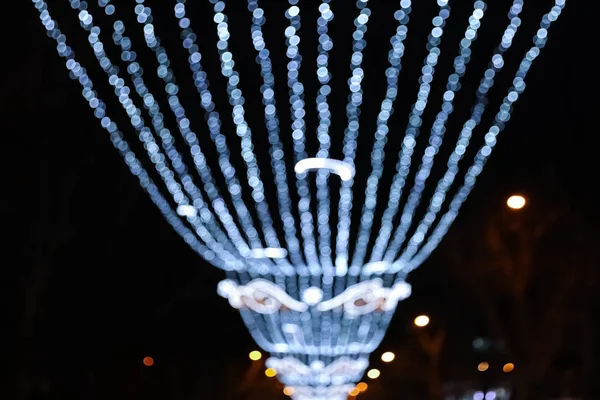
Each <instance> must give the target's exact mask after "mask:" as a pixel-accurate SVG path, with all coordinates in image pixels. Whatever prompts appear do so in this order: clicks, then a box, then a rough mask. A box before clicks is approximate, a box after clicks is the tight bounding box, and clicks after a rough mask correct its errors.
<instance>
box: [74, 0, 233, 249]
mask: <svg viewBox="0 0 600 400" xmlns="http://www.w3.org/2000/svg"><path fill="white" fill-rule="evenodd" d="M71 7H72V8H74V9H78V10H79V11H80V12H79V15H78V17H79V20H80V22H81V27H82V28H83V29H84V30H86V31H88V32H90V35H89V37H88V42H89V44H90V46H91V47H92V49H93V51H94V55H95V56H96V58H97V60H98V62H99V63H100V66H101V67H102V69H103V70H104V71H105V73H106V74H107V76H108V77H109V79H108V82H109V84H110V85H111V86H112V87H113V88H114V90H115V95H116V96H117V97H118V99H119V102H120V103H121V105H122V107H123V108H124V109H125V111H126V112H127V114H128V116H129V118H130V123H131V125H132V126H133V127H134V129H135V130H136V132H137V133H138V136H139V138H140V140H141V141H142V142H143V143H144V144H145V148H146V151H147V152H148V155H149V158H150V159H151V161H152V162H153V163H154V165H155V167H156V169H157V171H158V172H159V174H160V175H161V177H162V178H163V181H164V182H165V185H166V186H167V188H168V190H169V192H170V193H171V194H172V196H173V199H174V200H175V201H176V202H177V203H178V204H179V205H185V204H186V203H187V202H188V200H187V199H186V198H185V195H183V192H182V191H181V185H180V184H179V183H177V182H176V181H175V179H173V175H174V174H173V171H172V170H171V169H170V168H168V167H167V166H166V164H162V163H161V162H159V158H162V159H164V155H163V154H162V152H161V151H160V147H159V146H158V145H157V144H156V142H155V140H154V137H153V136H152V133H151V131H150V129H148V128H147V127H146V126H145V125H144V122H143V120H142V118H141V117H140V115H141V111H140V110H139V109H138V108H137V107H135V105H134V104H133V101H132V100H131V98H130V97H129V93H130V92H131V90H130V89H129V87H128V86H127V85H126V84H125V81H124V80H123V79H122V78H119V76H118V69H117V68H116V67H114V66H113V64H112V63H111V61H110V59H109V58H108V57H107V56H106V53H105V51H104V44H103V43H102V41H100V39H99V34H100V28H99V27H97V26H95V25H94V24H93V17H92V15H91V14H90V13H89V12H88V11H87V10H85V9H84V6H83V5H82V3H81V2H79V1H76V0H71ZM67 67H68V66H67ZM155 155H156V156H158V157H155ZM178 172H181V171H178ZM183 177H185V174H183ZM184 188H185V189H186V191H187V192H188V194H191V195H194V191H193V190H189V188H188V187H187V186H184ZM196 189H197V188H196ZM197 193H199V191H197V192H196V194H197ZM206 211H208V210H205V212H204V213H201V216H202V217H203V221H204V222H206V223H207V225H208V226H209V229H206V227H205V226H204V225H203V224H202V223H201V222H200V221H199V220H198V218H196V217H192V218H188V221H189V222H190V223H191V224H192V225H194V227H195V229H196V233H197V234H198V235H199V236H200V237H201V238H202V240H204V242H205V243H206V245H207V246H208V247H209V248H211V249H212V250H213V251H215V252H219V251H227V250H226V249H225V247H224V245H225V246H227V245H228V244H229V243H230V242H229V239H228V238H227V236H226V235H225V234H223V232H221V231H220V229H218V228H216V226H215V224H214V222H213V221H214V220H213V218H212V213H210V212H206ZM209 230H212V231H213V232H214V234H215V235H216V237H217V240H218V241H215V239H214V238H213V236H212V234H211V232H210V231H209Z"/></svg>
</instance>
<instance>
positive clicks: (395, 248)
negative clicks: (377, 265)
mask: <svg viewBox="0 0 600 400" xmlns="http://www.w3.org/2000/svg"><path fill="white" fill-rule="evenodd" d="M486 7H487V5H486V3H484V2H483V1H476V2H475V4H474V10H473V14H472V15H471V17H470V18H469V27H468V28H467V30H466V31H465V35H464V38H463V39H462V40H461V42H460V46H459V55H458V56H457V57H456V58H455V59H454V73H453V74H451V75H450V76H449V77H448V83H447V84H446V92H444V94H443V96H442V100H443V101H442V107H441V111H440V112H439V113H438V114H437V116H436V118H435V121H434V123H433V127H432V128H431V134H430V136H429V141H428V143H429V146H427V148H426V149H425V151H424V155H423V157H422V160H421V165H420V166H419V168H418V170H417V173H416V175H415V182H414V185H413V187H412V189H411V191H410V194H409V196H408V198H407V200H406V203H405V205H404V209H403V210H402V214H401V218H400V221H401V222H400V225H399V226H398V227H397V228H396V232H395V233H394V237H393V239H392V241H391V243H390V244H389V246H388V249H387V251H386V253H385V260H386V261H388V262H393V261H394V259H395V258H396V256H397V254H398V252H399V251H400V247H401V246H402V244H403V243H404V240H405V239H406V233H407V232H408V230H409V229H410V227H411V225H412V220H413V217H414V213H415V210H416V209H417V207H418V206H419V204H420V202H421V196H422V194H423V190H425V184H426V183H427V178H429V175H430V174H431V169H432V168H433V163H434V158H435V156H436V154H437V153H438V151H439V148H440V145H441V144H442V141H443V137H444V133H445V131H446V122H447V121H448V118H449V117H450V115H451V114H452V112H453V111H454V107H453V101H454V98H455V95H456V92H458V90H460V79H461V78H462V77H463V76H464V75H465V73H466V72H467V66H468V65H469V61H471V45H472V44H473V42H474V41H475V40H477V31H478V30H479V28H480V27H481V19H482V18H483V16H484V11H485V9H486ZM385 233H386V235H380V236H379V237H378V238H377V241H376V242H375V247H374V250H373V253H372V255H371V261H375V260H380V259H381V256H382V253H383V251H384V249H385V247H386V245H387V243H388V240H389V233H391V231H390V230H386V231H385Z"/></svg>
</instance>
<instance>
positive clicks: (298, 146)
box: [285, 0, 321, 289]
mask: <svg viewBox="0 0 600 400" xmlns="http://www.w3.org/2000/svg"><path fill="white" fill-rule="evenodd" d="M288 3H289V5H290V7H289V8H288V9H287V10H286V12H285V17H286V18H287V19H289V21H290V24H289V26H288V27H287V28H286V29H285V37H286V41H285V43H286V46H287V51H286V56H287V58H288V59H289V60H290V61H289V62H288V64H287V70H288V73H287V76H288V87H289V88H290V114H291V119H292V139H293V143H294V158H295V161H296V162H298V161H300V160H302V159H305V158H306V145H305V132H306V123H305V121H304V116H305V115H306V112H305V110H304V105H305V104H304V85H303V84H302V82H300V81H299V80H298V76H299V73H300V67H301V64H302V57H301V56H300V51H299V49H298V45H299V44H300V36H298V30H299V29H300V8H299V7H298V6H296V4H298V0H288ZM296 178H297V179H296V187H297V189H298V196H299V197H300V201H299V202H298V212H299V213H300V232H301V233H302V239H303V247H304V255H305V257H306V263H307V267H299V268H298V274H299V275H300V287H301V289H306V288H307V287H308V280H307V275H308V274H309V273H310V274H312V275H318V274H319V273H320V272H321V268H320V264H319V259H318V257H317V247H316V243H315V235H314V222H313V216H312V212H311V211H310V191H309V186H308V182H307V181H306V175H305V174H299V175H297V176H296Z"/></svg>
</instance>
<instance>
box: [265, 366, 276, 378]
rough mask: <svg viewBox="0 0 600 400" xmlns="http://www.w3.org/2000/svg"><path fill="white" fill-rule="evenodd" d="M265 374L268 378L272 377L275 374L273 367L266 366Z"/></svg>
mask: <svg viewBox="0 0 600 400" xmlns="http://www.w3.org/2000/svg"><path fill="white" fill-rule="evenodd" d="M265 375H266V376H268V377H269V378H272V377H274V376H275V375H277V371H275V370H274V369H273V368H267V369H266V370H265Z"/></svg>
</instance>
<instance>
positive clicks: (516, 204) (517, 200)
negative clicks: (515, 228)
mask: <svg viewBox="0 0 600 400" xmlns="http://www.w3.org/2000/svg"><path fill="white" fill-rule="evenodd" d="M526 203H527V201H526V200H525V197H523V196H520V195H514V196H510V197H509V198H508V200H506V205H507V206H508V207H509V208H512V209H513V210H520V209H521V208H523V207H525V204H526Z"/></svg>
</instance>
